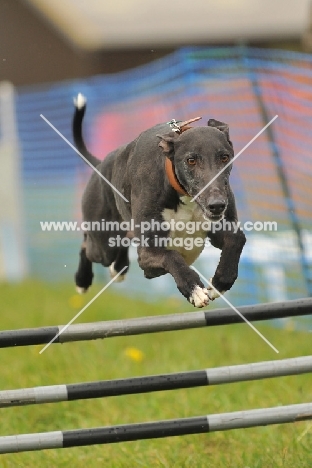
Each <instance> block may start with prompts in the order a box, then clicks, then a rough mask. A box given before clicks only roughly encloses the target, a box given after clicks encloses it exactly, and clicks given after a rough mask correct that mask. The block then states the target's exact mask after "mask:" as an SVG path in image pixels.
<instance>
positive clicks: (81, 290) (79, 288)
mask: <svg viewBox="0 0 312 468" xmlns="http://www.w3.org/2000/svg"><path fill="white" fill-rule="evenodd" d="M76 291H77V293H78V294H84V293H86V292H87V291H88V288H81V287H80V286H76Z"/></svg>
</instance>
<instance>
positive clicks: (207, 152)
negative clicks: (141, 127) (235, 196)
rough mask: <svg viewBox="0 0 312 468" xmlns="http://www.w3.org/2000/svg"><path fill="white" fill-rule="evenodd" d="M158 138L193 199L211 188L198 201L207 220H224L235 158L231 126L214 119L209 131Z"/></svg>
mask: <svg viewBox="0 0 312 468" xmlns="http://www.w3.org/2000/svg"><path fill="white" fill-rule="evenodd" d="M157 136H158V137H159V138H160V143H159V146H160V147H161V148H162V149H163V151H164V153H165V154H166V156H167V157H168V158H169V159H171V161H172V162H173V165H174V170H175V174H176V177H177V179H178V181H179V182H180V184H181V185H182V186H183V188H184V189H185V191H186V192H187V193H188V194H189V195H190V196H191V197H195V196H196V195H197V194H198V193H199V192H200V191H201V190H202V189H204V187H206V186H207V185H208V186H207V188H206V189H205V190H203V192H202V193H201V194H200V195H199V196H198V197H197V198H196V202H197V203H198V204H199V205H200V207H201V208H202V210H203V212H204V216H205V218H207V219H209V220H210V221H214V222H217V221H219V220H220V219H222V218H223V216H224V213H225V210H226V208H227V205H228V193H229V190H228V183H229V182H228V180H229V175H230V172H231V168H232V165H231V160H232V159H233V157H234V151H233V145H232V142H231V141H230V136H229V126H228V125H227V124H225V123H223V122H219V121H217V120H214V119H210V120H209V121H208V124H207V127H194V128H190V129H188V130H187V131H185V132H183V133H181V134H178V133H176V132H170V133H167V134H165V135H157ZM225 166H227V167H226V168H225V169H224V167H225Z"/></svg>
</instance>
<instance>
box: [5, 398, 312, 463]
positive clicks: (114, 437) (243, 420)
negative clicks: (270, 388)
mask: <svg viewBox="0 0 312 468" xmlns="http://www.w3.org/2000/svg"><path fill="white" fill-rule="evenodd" d="M309 419H312V403H303V404H298V405H289V406H277V407H274V408H264V409H253V410H246V411H235V412H232V413H221V414H212V415H208V416H199V417H194V418H183V419H172V420H165V421H154V422H147V423H136V424H127V425H121V426H108V427H97V428H92V429H77V430H72V431H55V432H44V433H38V434H22V435H14V436H3V437H0V453H1V454H3V453H15V452H25V451H32V450H44V449H55V448H69V447H78V446H84V445H95V444H112V443H119V442H128V441H134V440H142V439H156V438H163V437H173V436H182V435H188V434H200V433H206V432H215V431H227V430H230V429H243V428H248V427H256V426H267V425H270V424H284V423H292V422H297V421H305V420H309Z"/></svg>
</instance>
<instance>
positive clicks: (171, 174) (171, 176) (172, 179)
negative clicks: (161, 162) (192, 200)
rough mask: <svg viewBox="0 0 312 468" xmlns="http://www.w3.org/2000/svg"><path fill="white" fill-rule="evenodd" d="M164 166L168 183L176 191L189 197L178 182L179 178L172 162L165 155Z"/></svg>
mask: <svg viewBox="0 0 312 468" xmlns="http://www.w3.org/2000/svg"><path fill="white" fill-rule="evenodd" d="M165 168H166V174H167V177H168V181H169V184H170V185H171V187H172V188H173V189H174V190H175V191H176V192H178V194H179V195H186V196H188V197H190V195H189V194H188V193H187V192H186V191H185V190H184V188H183V187H182V185H181V184H180V182H179V180H178V178H177V176H176V173H175V171H174V165H173V162H172V161H171V159H169V158H168V157H166V162H165Z"/></svg>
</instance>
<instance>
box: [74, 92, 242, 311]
mask: <svg viewBox="0 0 312 468" xmlns="http://www.w3.org/2000/svg"><path fill="white" fill-rule="evenodd" d="M75 106H76V110H75V114H74V120H73V135H74V141H75V143H76V145H77V148H78V150H79V151H80V153H81V154H82V155H83V156H84V157H85V158H86V159H87V160H88V161H89V163H91V164H92V165H93V166H94V167H96V168H97V171H99V172H100V173H101V174H103V176H104V177H105V179H106V180H108V181H109V182H110V183H111V184H112V185H109V183H107V181H105V180H103V178H102V177H101V176H100V175H99V174H98V173H96V172H94V173H93V174H92V176H91V179H90V181H89V183H88V185H87V187H86V190H85V192H84V195H83V199H82V211H83V219H84V221H85V222H88V223H89V225H88V226H89V228H88V230H87V231H86V232H85V234H84V242H83V244H82V248H81V251H80V263H79V267H78V271H77V273H76V275H75V280H76V285H77V290H78V291H79V292H85V291H86V290H87V289H88V288H89V286H90V285H91V283H92V279H93V273H92V262H96V263H101V264H102V265H103V266H105V267H110V271H111V275H112V277H114V276H116V275H117V274H118V273H119V272H120V271H121V270H122V269H123V268H124V269H125V271H127V269H128V267H129V257H128V247H129V242H130V238H131V237H133V236H135V238H136V239H137V240H138V241H139V245H137V251H138V262H139V265H140V267H141V268H142V270H143V271H144V274H145V277H146V278H155V277H157V276H160V275H164V274H166V273H170V274H171V275H172V276H173V278H174V280H175V282H176V284H177V287H178V289H179V291H180V292H181V293H182V294H183V296H185V297H186V298H187V299H188V301H189V302H190V303H192V304H194V306H195V307H203V306H205V305H207V304H208V303H209V299H211V300H212V299H215V298H216V297H218V294H217V293H216V291H215V289H216V290H218V291H227V290H228V289H230V288H231V287H232V285H233V284H234V282H235V280H236V278H237V272H238V263H239V258H240V254H241V252H242V249H243V246H244V244H245V241H246V239H245V236H244V234H243V232H242V231H241V230H240V229H237V228H236V229H229V225H232V226H237V213H236V207H235V200H234V195H233V193H232V191H231V188H230V185H229V175H230V171H231V164H229V163H230V162H231V159H233V157H234V152H233V146H232V143H231V141H230V138H229V128H228V125H226V124H224V123H222V122H218V121H216V120H213V119H211V120H209V122H208V125H207V126H205V127H194V128H191V127H190V126H189V123H191V122H193V121H195V120H198V119H199V118H196V119H192V120H189V121H187V122H183V123H181V124H179V123H177V122H176V121H175V120H173V121H171V122H169V123H167V124H160V125H156V126H155V127H152V128H150V129H148V130H146V131H144V132H142V133H141V134H140V135H139V136H138V138H136V139H135V140H133V141H132V142H131V143H129V144H128V145H125V146H122V147H120V148H118V149H117V150H116V151H113V152H111V153H110V154H109V155H108V156H107V157H106V158H105V159H104V161H102V162H101V161H100V160H98V159H97V158H95V157H94V156H93V155H91V154H90V153H89V151H88V150H87V148H86V146H85V143H84V140H83V137H82V120H83V116H84V113H85V109H86V99H85V98H84V96H82V95H81V94H79V95H78V96H77V98H76V99H75ZM226 165H228V167H226V169H225V170H223V171H222V169H224V167H225V166H226ZM221 171H222V172H221ZM219 173H220V174H219ZM218 174H219V175H218ZM215 176H217V177H216V178H215V180H213V181H212V182H211V183H210V184H209V186H208V187H207V188H206V189H205V190H204V191H203V192H202V193H200V195H199V196H198V197H197V198H196V200H195V201H193V202H191V197H196V195H197V194H198V192H200V191H201V190H202V189H203V188H204V187H206V185H207V184H208V183H209V182H210V181H211V180H212V179H213V178H214V177H215ZM113 187H114V188H115V189H116V190H114V189H113ZM123 197H124V198H123ZM125 199H127V200H128V201H125ZM103 220H105V222H107V221H110V222H111V223H110V226H111V227H113V228H110V229H109V230H106V229H104V230H99V229H98V227H97V229H95V228H94V225H95V224H96V223H94V222H97V226H98V225H99V223H100V222H103ZM172 220H173V221H178V220H180V221H181V220H182V221H184V222H185V223H187V222H190V221H192V222H194V223H197V224H195V226H196V232H194V233H193V237H196V238H197V244H196V245H194V246H193V248H192V249H191V250H190V249H188V248H185V246H184V245H183V242H182V243H181V239H182V241H183V239H184V238H185V236H186V234H185V232H184V233H181V232H180V231H177V230H175V231H173V230H172V225H170V226H169V224H170V222H172ZM221 220H223V225H224V224H225V223H224V221H228V223H227V229H224V228H223V229H221V230H218V231H215V230H214V229H211V227H213V225H214V224H213V223H217V222H220V221H221ZM165 221H167V223H165ZM122 224H124V225H125V224H127V225H129V226H132V228H131V227H129V229H128V228H127V229H126V230H125V229H123V228H122ZM90 226H91V227H90ZM202 226H204V227H202ZM209 226H210V227H209ZM132 229H133V232H130V231H131V230H132ZM178 236H179V237H180V243H178V246H176V247H175V246H172V245H170V244H169V246H168V244H166V242H168V240H171V241H172V240H173V239H175V238H177V237H178ZM207 236H208V238H209V239H210V242H211V244H212V245H213V246H214V247H217V248H219V249H221V250H222V253H221V258H220V262H219V265H218V267H217V269H216V272H215V274H214V277H213V279H212V284H213V286H214V288H215V289H212V288H205V287H204V285H203V283H202V282H201V280H200V278H199V276H198V275H197V273H196V272H195V271H194V270H193V269H191V268H189V265H191V264H192V263H193V262H194V261H195V260H196V258H197V257H198V256H199V254H200V253H201V251H202V249H203V248H204V240H205V238H206V237H207ZM198 238H199V240H200V239H202V240H203V242H202V244H201V245H200V242H198ZM117 241H118V242H117ZM126 241H128V242H126ZM118 279H119V280H120V279H123V275H122V276H120V277H119V278H118Z"/></svg>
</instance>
